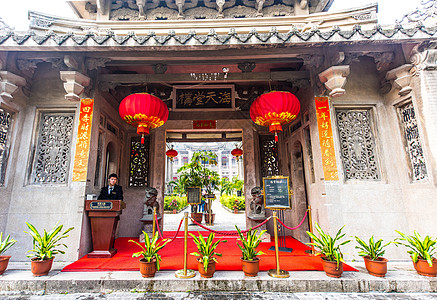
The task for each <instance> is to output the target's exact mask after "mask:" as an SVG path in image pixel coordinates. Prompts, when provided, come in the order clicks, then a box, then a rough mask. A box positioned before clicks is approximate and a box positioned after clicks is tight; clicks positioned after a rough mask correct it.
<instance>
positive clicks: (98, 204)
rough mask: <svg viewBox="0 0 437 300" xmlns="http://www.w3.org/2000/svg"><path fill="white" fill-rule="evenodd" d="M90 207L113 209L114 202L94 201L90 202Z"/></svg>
mask: <svg viewBox="0 0 437 300" xmlns="http://www.w3.org/2000/svg"><path fill="white" fill-rule="evenodd" d="M90 209H103V210H111V209H112V202H109V201H108V202H105V201H93V202H91V203H90Z"/></svg>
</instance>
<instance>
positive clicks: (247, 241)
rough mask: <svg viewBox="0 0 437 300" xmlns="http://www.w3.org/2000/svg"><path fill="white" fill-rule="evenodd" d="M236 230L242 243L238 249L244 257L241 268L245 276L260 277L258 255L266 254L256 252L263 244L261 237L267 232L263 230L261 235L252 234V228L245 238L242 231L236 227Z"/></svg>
mask: <svg viewBox="0 0 437 300" xmlns="http://www.w3.org/2000/svg"><path fill="white" fill-rule="evenodd" d="M235 228H237V231H238V234H239V236H240V238H239V239H238V240H239V241H241V243H242V245H240V244H238V243H237V245H238V247H239V248H240V250H241V253H242V255H243V256H242V257H241V266H242V269H243V272H244V275H246V276H250V277H255V276H257V275H258V272H259V257H258V255H262V254H265V253H264V252H262V251H258V252H257V251H256V248H257V247H258V246H259V243H260V242H261V236H262V235H263V234H264V233H265V232H266V231H267V230H262V231H260V232H259V233H257V232H256V231H254V232H252V228H250V229H249V231H248V232H247V234H246V238H245V237H244V235H243V233H242V232H241V230H240V229H239V228H238V227H237V225H235Z"/></svg>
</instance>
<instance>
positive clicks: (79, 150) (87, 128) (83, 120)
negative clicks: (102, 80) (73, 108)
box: [73, 99, 94, 181]
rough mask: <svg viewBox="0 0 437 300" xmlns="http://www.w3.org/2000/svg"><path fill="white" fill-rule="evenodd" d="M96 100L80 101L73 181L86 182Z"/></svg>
mask: <svg viewBox="0 0 437 300" xmlns="http://www.w3.org/2000/svg"><path fill="white" fill-rule="evenodd" d="M93 106H94V99H81V100H80V113H79V128H78V130H77V139H76V154H75V156H74V166H73V181H86V175H87V169H88V154H89V149H90V137H91V125H92V120H93Z"/></svg>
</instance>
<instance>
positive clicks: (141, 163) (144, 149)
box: [129, 137, 150, 187]
mask: <svg viewBox="0 0 437 300" xmlns="http://www.w3.org/2000/svg"><path fill="white" fill-rule="evenodd" d="M149 148H150V142H149V139H148V138H145V140H144V144H143V145H141V141H140V138H136V137H135V138H132V139H131V150H130V164H129V187H146V186H148V184H149V160H150V159H149Z"/></svg>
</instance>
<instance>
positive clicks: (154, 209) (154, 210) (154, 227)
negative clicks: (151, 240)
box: [152, 207, 156, 237]
mask: <svg viewBox="0 0 437 300" xmlns="http://www.w3.org/2000/svg"><path fill="white" fill-rule="evenodd" d="M155 222H156V207H154V208H153V222H152V224H153V227H152V228H153V229H152V236H153V237H154V236H155V230H156V224H155Z"/></svg>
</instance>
